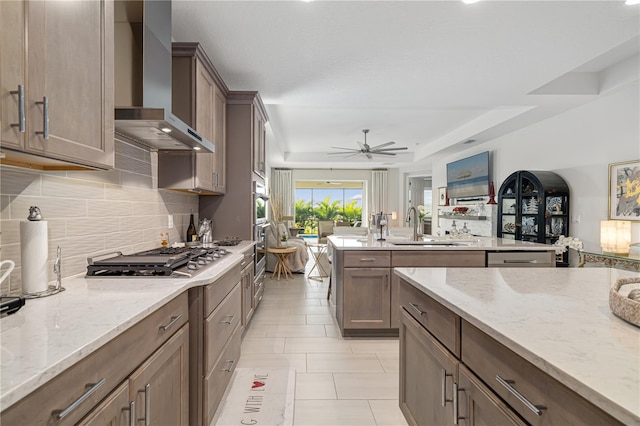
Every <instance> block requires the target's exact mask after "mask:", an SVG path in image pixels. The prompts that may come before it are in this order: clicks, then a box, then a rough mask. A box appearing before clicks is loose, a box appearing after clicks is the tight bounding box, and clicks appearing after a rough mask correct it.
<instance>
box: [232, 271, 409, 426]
mask: <svg viewBox="0 0 640 426" xmlns="http://www.w3.org/2000/svg"><path fill="white" fill-rule="evenodd" d="M311 265H313V262H312V261H310V262H309V264H308V265H307V270H309V269H310V268H311ZM269 276H270V274H269ZM328 284H329V280H328V279H324V280H323V281H318V280H310V279H308V278H307V274H306V273H305V274H294V278H293V280H283V279H281V280H280V281H276V280H271V279H269V278H267V279H266V281H265V292H264V298H263V299H262V303H261V304H260V306H259V307H258V309H257V311H256V312H255V314H254V316H253V319H252V320H251V323H250V324H249V327H248V328H247V330H246V332H245V335H244V339H243V341H242V356H241V358H240V362H239V363H238V367H249V368H251V367H268V366H274V367H289V368H295V369H296V391H295V405H294V425H330V426H339V425H406V424H407V423H406V421H405V420H404V417H403V416H402V413H401V412H400V409H399V408H398V380H399V379H398V340H397V339H393V338H381V339H362V338H351V339H349V338H347V339H345V338H342V337H341V335H340V330H339V329H338V327H337V325H336V323H335V319H334V315H333V313H332V307H331V306H330V304H329V303H328V301H327V289H328Z"/></svg>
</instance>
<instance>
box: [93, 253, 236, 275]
mask: <svg viewBox="0 0 640 426" xmlns="http://www.w3.org/2000/svg"><path fill="white" fill-rule="evenodd" d="M227 253H228V251H227V249H225V248H223V247H213V248H202V247H178V248H174V247H162V248H157V249H152V250H147V251H143V252H140V253H135V254H128V255H127V254H122V253H121V252H115V253H109V254H105V255H101V256H98V257H92V258H88V259H87V264H88V266H87V275H86V276H87V277H170V278H180V277H193V276H195V275H196V274H198V273H199V272H201V271H202V270H204V269H205V268H207V267H208V266H211V265H213V264H214V263H215V261H216V260H217V259H219V258H220V257H222V256H224V255H226V254H227Z"/></svg>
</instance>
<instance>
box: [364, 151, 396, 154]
mask: <svg viewBox="0 0 640 426" xmlns="http://www.w3.org/2000/svg"><path fill="white" fill-rule="evenodd" d="M367 154H373V155H396V154H395V153H394V152H384V151H371V152H368V153H367Z"/></svg>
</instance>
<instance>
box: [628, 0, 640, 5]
mask: <svg viewBox="0 0 640 426" xmlns="http://www.w3.org/2000/svg"><path fill="white" fill-rule="evenodd" d="M624 3H625V4H628V5H629V6H633V5H636V4H640V0H627V1H625V2H624Z"/></svg>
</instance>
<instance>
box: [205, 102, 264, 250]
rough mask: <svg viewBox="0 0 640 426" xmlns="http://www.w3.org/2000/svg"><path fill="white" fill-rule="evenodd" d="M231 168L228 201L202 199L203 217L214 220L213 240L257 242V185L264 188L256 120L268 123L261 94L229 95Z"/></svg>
mask: <svg viewBox="0 0 640 426" xmlns="http://www.w3.org/2000/svg"><path fill="white" fill-rule="evenodd" d="M226 100H227V110H226V114H227V115H226V123H227V126H226V139H227V143H226V145H225V147H226V148H225V149H226V151H225V153H226V161H227V164H233V167H229V168H227V170H226V176H225V179H226V180H225V195H224V197H201V198H200V210H199V214H200V217H211V218H213V223H214V224H215V226H214V227H213V238H214V239H223V238H225V237H230V236H233V237H238V238H240V239H242V240H250V241H255V240H256V235H257V230H256V228H255V225H256V217H255V194H254V185H255V182H259V183H260V184H261V185H262V186H264V184H265V181H264V177H263V176H262V175H259V174H257V173H256V171H255V169H254V136H256V135H257V134H260V132H254V129H255V126H254V123H255V120H256V116H260V117H261V120H262V121H261V122H262V123H266V122H267V115H266V110H265V107H264V104H263V103H262V100H261V98H260V94H259V93H258V92H229V93H228V94H227V99H226Z"/></svg>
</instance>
